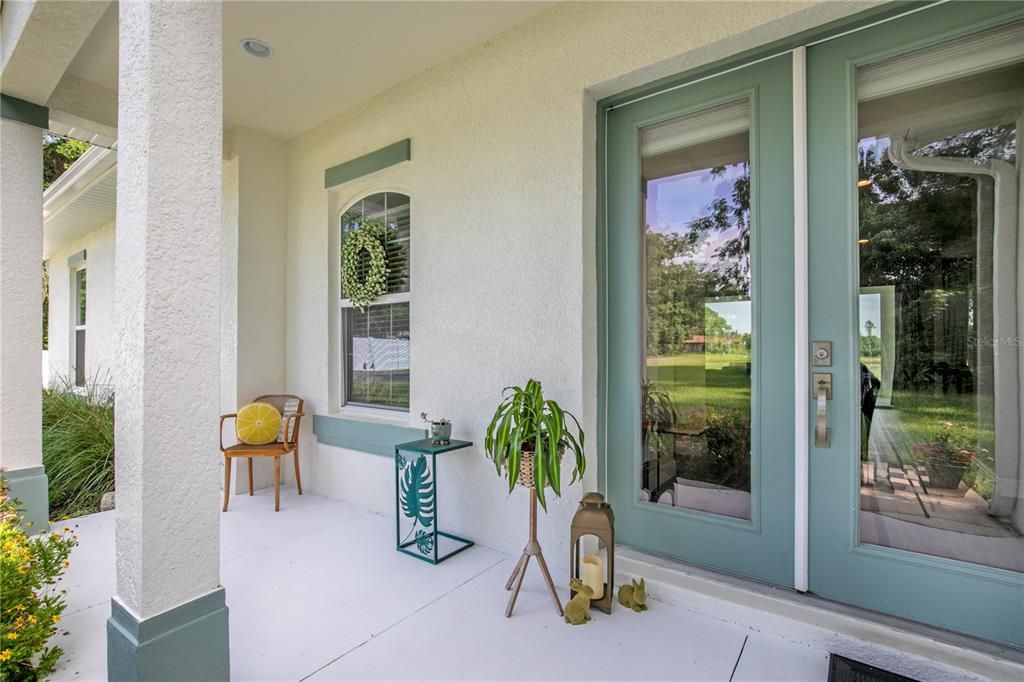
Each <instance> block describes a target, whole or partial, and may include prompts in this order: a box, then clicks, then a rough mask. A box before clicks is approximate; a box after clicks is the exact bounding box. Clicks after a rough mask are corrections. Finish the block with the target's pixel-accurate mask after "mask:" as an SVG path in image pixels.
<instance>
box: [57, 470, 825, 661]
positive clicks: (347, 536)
mask: <svg viewBox="0 0 1024 682" xmlns="http://www.w3.org/2000/svg"><path fill="white" fill-rule="evenodd" d="M281 506H282V509H281V512H280V513H277V514H275V513H274V511H273V499H272V493H270V492H269V491H266V490H264V491H260V492H259V493H257V495H256V496H255V497H252V498H250V497H248V496H236V497H233V498H232V501H231V511H229V512H228V513H226V514H224V515H223V516H222V519H223V520H222V525H221V529H222V534H221V558H222V564H221V578H222V581H223V584H224V586H225V588H226V590H227V600H228V607H229V610H230V627H231V673H232V677H233V678H234V679H239V680H300V679H307V678H309V679H315V680H335V679H410V678H416V679H424V678H435V679H437V678H442V679H445V678H447V679H455V678H460V679H465V678H468V679H502V678H504V679H508V678H516V679H568V678H574V679H579V678H589V679H645V680H646V679H702V680H825V679H826V677H827V664H828V653H827V652H826V651H824V650H821V649H816V648H813V647H810V646H805V645H802V644H800V643H799V642H794V641H792V637H788V638H787V635H786V633H774V634H768V633H766V632H762V631H756V630H752V629H748V628H745V627H742V626H741V625H736V624H733V623H727V622H723V621H721V620H717V619H714V618H711V617H709V616H706V615H700V614H698V613H695V612H692V611H689V610H687V609H684V608H680V607H678V606H671V605H668V604H665V603H660V602H656V601H655V602H652V603H651V608H650V610H649V611H647V612H646V613H642V614H637V613H633V612H632V611H627V610H625V609H621V608H620V609H616V610H615V611H614V612H613V615H612V616H606V615H605V614H602V613H599V612H595V613H594V620H593V621H592V622H591V623H590V624H588V625H586V626H581V627H571V626H569V625H567V624H565V623H564V622H562V621H561V619H559V618H558V616H557V614H556V613H555V611H554V608H553V607H552V605H551V603H550V600H549V597H548V595H547V593H546V592H545V590H544V586H543V582H542V580H541V578H540V575H539V573H536V572H534V571H533V570H531V571H530V573H529V574H528V575H527V579H526V582H525V583H524V585H523V591H522V593H521V594H520V596H519V601H518V603H517V606H516V611H515V614H514V615H513V617H512V618H510V619H506V618H505V617H504V606H505V601H506V599H507V595H508V593H507V592H505V590H504V589H503V587H504V581H505V579H506V578H507V576H508V574H509V573H510V572H511V570H512V566H513V559H512V557H509V556H507V555H504V554H500V553H498V552H495V551H493V550H490V549H487V548H485V547H480V546H477V547H474V548H472V549H470V550H468V551H466V552H463V553H462V554H459V555H458V556H456V557H453V558H452V559H450V560H449V561H447V562H445V563H443V564H440V565H438V566H431V565H430V564H427V563H424V562H421V561H416V560H415V559H413V558H412V557H408V556H405V555H402V554H399V553H397V552H395V549H394V538H393V533H394V526H393V525H392V524H393V522H392V521H391V520H390V519H388V518H386V517H383V516H379V515H375V514H369V513H366V512H363V511H362V510H360V509H356V508H354V507H352V506H350V505H347V504H344V503H341V502H337V501H334V500H329V499H326V498H323V497H318V496H315V495H304V496H302V497H299V496H296V495H295V494H294V491H292V490H291V489H288V490H287V491H282V505H281ZM115 513H116V512H105V513H100V514H94V515H91V516H87V517H83V518H80V519H76V520H75V522H76V523H77V524H78V535H79V538H80V540H81V544H80V546H79V547H78V548H77V549H76V550H75V552H74V554H73V556H72V559H71V562H72V566H71V568H70V569H69V571H68V574H67V587H68V590H69V595H68V599H69V606H68V609H67V611H66V612H65V617H64V620H63V624H64V626H65V628H64V629H65V631H66V633H67V634H65V635H64V636H62V637H60V638H59V641H58V642H57V643H58V644H59V645H60V646H61V647H63V649H64V651H65V655H64V658H63V659H62V661H61V663H60V664H59V666H58V671H57V674H56V675H54V679H55V680H104V679H106V631H105V623H106V618H107V616H108V615H109V614H110V596H111V595H112V594H113V592H114V514H115ZM559 591H560V593H562V595H563V598H566V599H567V598H568V594H567V590H566V589H565V588H564V587H560V590H559ZM776 635H778V636H776Z"/></svg>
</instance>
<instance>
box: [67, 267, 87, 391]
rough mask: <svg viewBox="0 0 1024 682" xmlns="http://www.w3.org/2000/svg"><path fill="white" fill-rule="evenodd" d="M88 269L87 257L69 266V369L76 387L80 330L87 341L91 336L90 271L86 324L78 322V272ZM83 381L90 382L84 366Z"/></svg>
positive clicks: (70, 377)
mask: <svg viewBox="0 0 1024 682" xmlns="http://www.w3.org/2000/svg"><path fill="white" fill-rule="evenodd" d="M88 269H89V263H88V262H87V261H86V260H85V259H83V260H80V261H78V262H77V263H75V264H74V265H72V266H71V267H70V268H68V272H69V274H70V275H71V277H70V280H71V281H70V285H71V286H70V289H71V291H70V294H71V295H70V297H69V298H70V299H71V301H70V303H71V305H70V309H71V310H70V317H69V318H68V322H70V324H69V325H68V328H69V330H70V331H69V334H68V336H69V339H68V369H69V370H70V371H69V374H70V376H69V377H68V379H70V380H71V385H72V386H76V387H78V382H77V380H76V379H77V376H78V371H77V365H78V332H80V331H83V332H85V336H86V340H87V341H88V337H89V332H88V330H87V327H88V324H89V279H88V278H89V275H88V273H87V274H86V281H85V296H86V299H85V300H86V303H85V324H78V273H79V272H81V271H82V270H86V271H88ZM86 348H88V344H87V345H86ZM83 381H84V382H85V383H88V378H87V377H85V374H84V368H83ZM82 387H84V383H83V385H82V386H81V387H80V388H82Z"/></svg>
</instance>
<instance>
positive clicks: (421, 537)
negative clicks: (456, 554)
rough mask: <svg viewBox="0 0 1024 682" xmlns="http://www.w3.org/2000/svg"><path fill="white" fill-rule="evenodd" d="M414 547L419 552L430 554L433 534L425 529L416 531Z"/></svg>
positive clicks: (432, 547)
mask: <svg viewBox="0 0 1024 682" xmlns="http://www.w3.org/2000/svg"><path fill="white" fill-rule="evenodd" d="M416 549H418V550H420V554H430V553H431V552H432V551H434V535H433V533H428V532H427V531H425V530H418V531H416Z"/></svg>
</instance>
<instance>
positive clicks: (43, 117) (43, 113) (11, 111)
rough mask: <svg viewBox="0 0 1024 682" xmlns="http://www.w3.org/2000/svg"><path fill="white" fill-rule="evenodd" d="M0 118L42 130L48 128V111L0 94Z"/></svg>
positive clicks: (42, 107)
mask: <svg viewBox="0 0 1024 682" xmlns="http://www.w3.org/2000/svg"><path fill="white" fill-rule="evenodd" d="M0 117H2V118H6V119H7V120H9V121H17V122H18V123H26V124H28V125H30V126H35V127H36V128H42V129H43V130H46V129H47V128H49V127H50V110H49V109H47V108H46V107H44V106H40V105H39V104H33V103H32V102H26V101H25V100H23V99H18V98H17V97H12V96H11V95H5V94H3V93H0Z"/></svg>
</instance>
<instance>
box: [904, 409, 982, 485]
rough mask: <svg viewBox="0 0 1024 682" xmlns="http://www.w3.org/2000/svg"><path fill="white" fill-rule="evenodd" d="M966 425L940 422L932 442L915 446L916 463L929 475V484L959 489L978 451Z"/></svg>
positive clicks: (924, 442)
mask: <svg viewBox="0 0 1024 682" xmlns="http://www.w3.org/2000/svg"><path fill="white" fill-rule="evenodd" d="M973 446H974V443H973V439H972V438H971V432H970V429H969V427H968V426H967V424H957V423H953V422H941V423H940V424H939V430H938V431H936V433H935V435H934V436H933V437H932V439H931V440H930V441H923V442H920V443H917V444H916V445H915V446H914V454H915V456H916V458H917V461H918V462H919V463H920V464H923V465H924V468H925V470H926V471H927V472H928V481H929V483H930V484H931V486H932V487H933V488H948V489H956V488H959V487H960V481H962V480H963V478H964V475H965V474H966V473H967V470H968V469H969V468H970V466H971V462H973V461H974V460H975V459H977V457H978V452H977V450H976V449H973Z"/></svg>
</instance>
